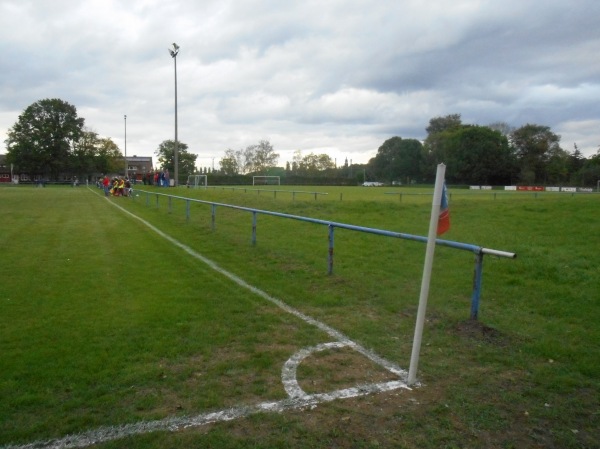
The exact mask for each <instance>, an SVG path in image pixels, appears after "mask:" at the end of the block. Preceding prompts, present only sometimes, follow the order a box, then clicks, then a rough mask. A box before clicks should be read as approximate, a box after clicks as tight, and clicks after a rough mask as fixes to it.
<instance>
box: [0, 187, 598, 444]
mask: <svg viewBox="0 0 600 449" xmlns="http://www.w3.org/2000/svg"><path fill="white" fill-rule="evenodd" d="M277 189H278V190H282V191H283V190H289V189H290V188H289V187H284V186H281V187H279V186H278V187H277ZM145 190H149V191H153V192H154V191H155V192H161V193H165V192H168V193H172V194H173V193H176V194H177V195H181V196H189V197H194V198H199V199H203V200H206V201H213V202H218V203H225V204H236V205H243V206H248V207H254V208H258V209H263V210H270V211H277V212H283V213H289V214H294V215H301V216H308V217H313V218H319V219H324V220H331V221H336V222H343V223H349V224H355V225H360V226H367V227H374V228H380V229H387V230H392V231H397V232H403V233H410V234H416V235H426V234H427V226H428V223H429V219H428V215H429V211H430V203H431V196H430V195H412V194H414V193H427V191H425V190H422V191H421V190H417V189H411V190H399V189H397V190H386V189H385V188H340V187H311V188H305V187H301V188H297V190H301V191H304V192H315V191H316V192H322V193H328V195H319V196H318V197H317V198H316V199H315V196H314V195H311V194H297V195H295V196H292V194H291V193H289V192H277V193H275V192H268V191H266V190H268V189H267V188H264V190H263V191H261V192H260V193H259V192H257V191H256V190H255V189H254V190H252V189H249V190H248V191H243V190H225V189H208V190H195V189H183V188H181V189H168V190H162V189H156V190H151V188H150V187H145ZM385 192H394V193H400V192H403V195H402V197H400V196H399V195H398V194H396V195H385ZM450 193H451V195H452V198H451V205H450V207H451V220H452V228H451V230H450V231H449V232H448V233H447V234H445V235H444V238H447V239H448V240H455V241H459V242H465V243H472V244H477V245H481V246H484V247H487V248H493V249H498V250H505V251H511V252H516V253H517V254H518V258H517V259H516V260H508V259H496V258H491V257H487V258H486V259H485V261H484V280H483V291H482V300H481V308H480V315H479V316H480V319H479V321H478V322H472V321H469V320H468V317H469V308H470V295H471V288H472V285H471V284H472V271H473V255H472V254H470V253H467V252H462V251H456V250H453V249H450V248H444V247H438V248H437V249H436V258H435V262H434V269H433V282H432V285H431V290H430V298H429V305H428V313H427V321H426V325H425V332H424V337H423V347H422V351H421V358H420V363H419V373H418V377H419V380H420V382H421V386H420V387H418V388H414V389H412V390H406V389H392V390H390V391H387V392H380V393H373V394H365V395H361V396H357V397H352V398H348V399H337V400H334V401H326V402H320V403H318V404H316V403H315V404H307V405H306V406H304V407H288V408H287V409H285V410H283V411H274V412H269V411H259V412H253V413H246V414H242V415H243V416H241V417H239V418H238V419H231V420H227V421H219V422H214V423H208V422H209V421H210V420H208V421H207V423H206V424H203V425H195V426H191V427H190V428H188V429H185V430H184V429H182V428H181V427H179V428H178V430H177V431H175V432H171V431H167V430H164V429H162V430H158V431H155V432H140V433H139V434H132V435H129V436H124V437H122V438H117V439H114V440H110V439H109V441H107V442H104V443H100V444H98V445H96V446H94V447H101V448H120V447H128V448H136V447H137V448H148V447H149V448H165V447H167V448H169V447H170V448H179V447H215V448H247V447H254V448H277V447H280V448H290V447H295V448H304V447H337V448H377V447H401V448H440V447H444V448H524V447H527V448H529V447H531V448H537V447H540V448H598V447H600V362H599V360H600V327H599V326H598V322H600V290H599V288H598V287H599V285H600V284H599V279H600V253H599V252H598V249H599V248H600V213H599V212H600V196H599V195H596V194H590V195H570V194H567V195H565V194H562V195H561V194H539V195H535V196H534V195H532V194H524V193H520V192H514V193H510V194H508V193H507V194H504V193H502V194H500V193H498V194H497V195H496V196H493V194H492V193H470V192H467V191H464V194H463V193H462V192H460V191H456V192H452V191H451V192H450ZM111 203H112V204H111ZM0 204H1V205H2V211H3V219H2V222H1V223H0V242H1V246H0V248H2V255H3V263H2V264H0V273H1V277H0V279H1V280H2V293H1V294H0V353H1V354H2V363H1V364H0V447H2V448H5V447H11V445H13V446H14V447H75V446H68V445H67V444H66V443H65V444H62V443H64V442H65V441H67V439H65V437H67V436H68V435H75V436H77V435H82V434H86V432H90V431H94V430H95V429H104V431H105V432H107V433H110V432H111V431H114V430H115V429H118V428H128V427H127V426H130V427H134V426H137V425H142V426H143V423H153V422H158V421H160V422H164V421H165V420H167V421H168V420H169V419H172V420H173V422H177V421H176V420H178V419H182V420H185V419H186V417H197V416H206V414H210V413H218V412H221V411H227V410H229V411H232V410H233V411H234V414H235V413H237V412H238V411H244V410H250V409H252V408H253V407H256V405H257V404H265V403H268V404H271V403H278V404H282V403H286V402H285V401H286V399H287V394H286V391H285V389H284V387H283V386H282V367H283V366H284V364H285V363H286V361H288V359H289V358H290V357H292V356H293V355H294V354H297V353H298V351H301V350H303V349H305V348H311V347H316V346H317V345H321V344H324V343H328V342H330V341H332V337H331V335H328V334H327V332H325V331H324V330H323V329H322V328H318V327H315V326H313V325H311V324H310V323H307V322H306V321H303V320H302V319H299V318H298V316H294V315H291V314H290V313H289V312H288V311H286V310H284V309H282V308H281V307H277V305H276V304H274V303H273V302H270V301H268V300H266V299H265V297H263V296H261V295H260V294H257V293H256V291H254V292H253V291H251V290H248V289H247V288H244V287H243V286H242V285H240V284H237V283H235V282H233V281H232V278H231V277H227V276H226V275H224V274H223V273H219V272H216V271H215V270H214V269H213V268H211V267H210V266H208V265H207V264H205V263H203V262H202V261H200V260H198V259H197V258H195V257H192V256H191V255H190V252H186V251H184V250H183V249H182V248H181V247H178V246H175V245H174V244H173V242H172V241H169V240H166V239H165V238H164V237H163V236H161V235H159V234H157V232H155V231H154V230H152V229H150V228H149V227H148V226H147V225H145V224H144V223H142V222H141V221H140V220H139V219H136V218H134V217H133V216H132V215H130V214H128V213H126V211H128V212H130V213H131V214H133V215H135V217H139V218H140V219H142V220H145V221H146V222H147V223H150V224H151V225H152V226H154V227H155V228H156V229H157V230H160V231H161V232H162V233H164V234H165V235H167V236H169V237H170V238H171V239H175V240H177V242H180V243H181V244H182V245H185V247H186V248H188V249H189V250H190V251H192V252H195V253H199V254H201V255H202V256H203V257H206V258H208V259H210V260H211V261H213V262H214V263H215V264H217V265H218V266H219V267H221V269H222V270H223V271H224V272H227V273H230V274H231V275H232V276H234V277H237V278H239V279H241V280H242V281H243V282H245V283H247V284H249V285H251V286H253V287H256V288H257V289H260V291H262V292H264V294H265V295H267V296H269V297H272V298H275V299H278V300H281V301H283V302H284V303H285V304H286V305H288V306H289V307H291V308H293V309H294V310H297V311H299V312H301V313H302V314H305V315H307V316H309V317H312V318H314V319H315V320H318V322H319V323H324V324H325V325H326V326H329V327H331V328H333V329H335V330H336V331H339V332H340V333H342V334H343V335H345V336H347V337H348V338H349V339H351V340H352V341H353V342H356V343H357V344H358V345H360V347H362V348H366V349H367V350H368V351H372V352H373V353H375V354H377V355H378V356H381V357H382V358H383V359H385V360H387V361H390V362H391V363H393V364H396V365H398V366H399V367H401V368H404V369H408V365H409V361H410V351H411V347H412V337H413V332H414V322H415V315H416V310H417V305H418V304H417V303H418V297H419V287H420V280H421V272H422V268H423V259H424V253H425V246H424V245H423V244H422V243H418V242H410V241H403V240H398V239H391V238H386V237H381V236H374V235H366V234H360V233H356V232H352V231H344V230H336V235H335V269H334V274H333V275H328V274H327V254H328V242H327V228H326V227H325V226H318V225H315V224H310V223H302V222H298V221H293V220H286V219H282V218H276V217H268V216H264V215H259V216H258V218H257V244H256V245H254V246H253V245H252V244H251V232H252V217H251V214H250V213H248V212H241V211H236V210H231V209H227V208H223V207H219V208H217V213H216V220H215V229H214V230H213V229H212V226H211V209H210V206H207V205H201V204H191V206H190V219H189V220H187V219H186V204H185V202H184V201H181V200H172V202H171V204H169V202H168V201H167V199H166V198H164V197H160V198H159V200H158V203H157V202H156V199H155V197H154V196H151V197H149V200H148V201H147V200H146V196H145V194H143V193H140V196H139V197H134V199H127V198H111V199H109V200H108V201H107V200H106V199H105V198H104V197H103V196H102V194H101V192H100V191H98V190H96V189H87V188H84V187H82V188H76V189H74V188H60V187H54V188H52V187H48V188H45V189H38V188H32V187H3V188H0ZM115 205H118V206H119V208H117V207H115ZM123 209H124V210H123ZM296 377H297V380H298V383H299V386H300V387H301V388H302V389H303V390H304V391H305V392H306V393H308V394H315V395H318V394H319V393H327V392H331V391H337V390H341V389H349V388H352V387H356V386H357V385H371V384H373V383H381V382H389V381H394V380H397V378H398V376H395V375H394V374H393V373H390V371H389V370H387V369H385V368H384V367H382V366H381V365H380V364H378V363H375V362H374V361H373V360H370V359H369V358H368V357H365V356H364V354H360V353H357V352H356V351H353V350H351V349H350V348H347V347H343V348H330V349H325V350H322V351H319V352H316V353H314V354H312V355H310V356H309V357H307V358H306V359H304V360H303V362H302V363H301V364H300V365H299V366H298V368H297V376H296ZM140 423H142V424H140ZM148 428H149V429H150V428H151V425H149V426H148ZM76 440H77V439H76V437H74V439H73V441H76ZM52 441H54V442H52ZM42 442H45V443H42ZM61 442H62V443H61ZM32 443H33V446H26V445H29V444H32ZM61 444H62V446H61ZM73 444H74V443H73ZM82 445H83V443H82Z"/></svg>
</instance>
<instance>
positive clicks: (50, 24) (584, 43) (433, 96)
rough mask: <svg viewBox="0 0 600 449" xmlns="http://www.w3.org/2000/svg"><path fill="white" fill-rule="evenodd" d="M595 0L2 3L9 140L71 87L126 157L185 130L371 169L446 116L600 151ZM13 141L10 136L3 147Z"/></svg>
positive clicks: (598, 8)
mask: <svg viewBox="0 0 600 449" xmlns="http://www.w3.org/2000/svg"><path fill="white" fill-rule="evenodd" d="M599 18H600V1H598V0H562V1H555V0H503V1H499V0H364V1H363V0H360V1H359V0H314V1H313V0H302V1H295V0H285V1H282V0H214V1H213V0H178V1H172V0H126V1H125V0H123V1H117V0H52V1H47V0H14V1H13V0H0V55H1V56H0V137H1V138H2V142H4V140H5V139H6V137H7V131H8V129H9V128H11V127H12V126H13V125H14V123H15V122H16V121H17V120H18V117H19V114H21V113H22V112H23V111H24V110H25V108H27V106H29V105H31V104H32V103H34V102H36V101H39V100H42V99H45V98H60V99H61V100H64V101H66V102H68V103H70V104H72V105H74V106H75V107H76V108H77V112H78V114H79V116H80V117H83V118H85V122H86V126H87V127H88V128H90V129H91V130H93V131H95V132H97V133H98V134H99V135H100V136H102V137H110V138H111V139H112V140H113V141H114V142H115V143H116V144H117V145H118V146H119V147H120V148H121V150H123V149H124V141H125V119H124V115H127V121H126V122H127V125H126V129H127V155H128V156H132V155H134V154H135V155H138V156H151V155H154V152H155V151H156V149H157V147H158V145H159V144H160V143H161V142H162V141H164V140H167V139H174V134H175V131H174V128H175V126H174V121H175V120H174V117H175V114H174V97H175V95H174V90H175V89H174V79H175V76H174V64H173V59H172V58H171V56H170V55H169V52H168V48H169V47H170V46H171V44H172V43H173V42H176V43H177V44H178V45H179V46H180V47H181V49H180V52H179V56H178V57H177V85H178V112H179V113H178V117H179V120H178V121H179V126H178V136H179V141H181V142H184V143H186V144H187V145H188V146H189V151H190V152H192V153H195V154H198V156H199V158H198V163H197V165H198V166H208V167H210V166H211V165H212V164H213V159H214V164H215V166H218V161H219V160H220V159H221V158H222V157H223V154H224V151H225V150H226V149H233V150H238V149H241V148H245V147H247V146H248V145H252V144H256V143H258V142H259V141H260V140H269V141H270V142H271V144H272V145H273V147H274V149H275V151H276V152H277V153H279V154H280V159H279V165H280V166H284V165H285V162H286V161H291V159H292V157H293V153H294V151H295V150H301V151H302V155H307V154H309V153H311V152H312V153H315V154H322V153H326V154H328V155H329V156H330V157H331V158H332V159H335V160H336V162H337V164H338V165H341V164H343V163H344V160H345V159H346V158H347V159H348V161H350V160H352V161H353V162H354V163H366V162H368V160H369V159H370V158H371V157H373V156H374V155H375V154H376V153H377V148H379V146H380V145H381V144H382V143H383V142H384V141H385V140H386V139H388V138H390V137H393V136H400V137H402V138H416V139H424V138H425V136H426V132H425V128H426V127H427V125H428V124H429V120H430V119H431V118H433V117H438V116H444V115H447V114H455V113H457V114H461V116H462V120H463V123H470V124H478V125H488V124H490V123H494V122H506V123H508V124H509V125H511V126H514V127H520V126H523V125H525V124H527V123H533V124H537V125H544V126H549V127H550V128H551V129H552V131H554V132H555V133H557V134H559V135H560V136H561V146H562V147H563V148H564V149H565V150H567V151H573V149H574V144H575V143H576V144H577V146H578V147H579V149H580V150H581V151H582V152H583V154H584V155H585V156H590V155H592V154H595V153H596V151H597V150H598V147H599V146H600V26H599V22H598V20H599ZM0 152H5V146H4V144H3V143H2V144H1V145H0Z"/></svg>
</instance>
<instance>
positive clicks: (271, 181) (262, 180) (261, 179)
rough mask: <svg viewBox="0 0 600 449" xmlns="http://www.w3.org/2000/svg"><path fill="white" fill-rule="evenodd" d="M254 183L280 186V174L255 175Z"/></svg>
mask: <svg viewBox="0 0 600 449" xmlns="http://www.w3.org/2000/svg"><path fill="white" fill-rule="evenodd" d="M252 185H253V186H278V185H281V184H280V183H279V176H253V177H252Z"/></svg>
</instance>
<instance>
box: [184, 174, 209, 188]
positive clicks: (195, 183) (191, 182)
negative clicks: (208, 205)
mask: <svg viewBox="0 0 600 449" xmlns="http://www.w3.org/2000/svg"><path fill="white" fill-rule="evenodd" d="M207 185H208V177H207V176H206V175H189V176H188V179H187V186H188V187H192V188H194V189H197V188H198V187H206V186H207Z"/></svg>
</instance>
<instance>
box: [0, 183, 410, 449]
mask: <svg viewBox="0 0 600 449" xmlns="http://www.w3.org/2000/svg"><path fill="white" fill-rule="evenodd" d="M89 190H91V189H89ZM94 193H96V192H94ZM96 194H97V193H96ZM106 199H107V201H108V202H109V203H110V204H111V205H113V206H114V207H116V208H118V209H119V210H121V211H122V212H123V213H125V214H127V215H129V216H131V217H132V218H134V219H136V220H138V221H140V222H141V223H143V224H144V225H145V226H147V227H148V228H149V229H151V230H152V231H154V232H155V233H157V234H158V235H159V236H161V237H162V238H164V239H165V240H167V241H169V242H170V243H172V244H173V245H175V246H177V247H179V248H180V249H182V250H183V251H185V252H186V253H188V254H189V255H190V256H192V257H194V258H196V259H198V260H200V261H201V262H203V263H205V264H206V265H208V266H209V267H210V268H212V269H213V270H215V271H217V272H218V273H220V274H222V275H223V276H225V277H227V278H228V279H230V280H231V281H233V282H235V283H236V284H238V285H239V286H240V287H243V288H245V289H247V290H250V291H251V292H253V293H254V294H256V295H258V296H260V297H262V298H264V299H266V300H267V301H269V302H271V303H273V304H275V305H276V306H277V307H279V308H281V309H283V310H284V311H286V312H288V313H290V314H292V315H294V316H296V317H297V318H299V319H301V320H303V321H305V322H306V323H308V324H311V325H313V326H316V327H317V328H319V329H321V330H322V331H324V332H325V333H327V334H328V335H329V336H330V337H332V338H333V339H335V340H336V341H334V342H330V343H323V344H320V345H317V346H313V347H310V348H305V349H301V350H300V351H298V352H297V353H296V354H294V355H293V356H292V357H290V358H289V359H288V361H287V362H286V363H285V364H284V366H283V369H282V373H281V379H282V383H283V386H284V389H285V391H286V393H287V394H288V396H289V398H288V399H283V400H281V401H274V402H262V403H259V404H256V405H252V406H240V407H234V408H230V409H227V410H221V411H218V412H210V413H202V414H199V415H196V416H191V417H176V418H173V417H170V418H165V419H161V420H156V421H143V422H139V423H134V424H126V425H121V426H110V427H100V428H98V429H95V430H90V431H87V432H83V433H80V434H76V435H68V436H66V437H63V438H59V439H54V440H48V441H36V442H33V443H29V444H25V445H9V446H2V447H0V449H42V448H43V449H71V448H83V447H87V446H91V445H93V444H99V443H104V442H107V441H112V440H116V439H120V438H124V437H127V436H133V435H140V434H145V433H150V432H156V431H170V432H174V431H177V430H182V429H188V428H193V427H200V426H204V425H207V424H210V423H215V422H224V421H232V420H234V419H238V418H242V417H246V416H249V415H253V414H256V413H264V412H283V411H285V410H294V409H302V408H307V407H310V408H314V407H316V406H317V405H318V404H319V403H324V402H331V401H334V400H337V399H347V398H354V397H359V396H366V395H369V394H373V393H382V392H385V391H392V390H397V389H406V390H410V389H411V388H410V387H409V386H408V385H407V384H406V379H407V377H408V373H407V371H406V370H403V369H401V368H400V367H398V366H397V365H395V364H393V363H391V362H389V361H387V360H385V359H383V358H382V357H380V356H378V355H377V354H375V353H374V352H372V351H370V350H368V349H366V348H364V347H362V346H360V345H359V344H358V343H355V342H354V341H352V340H350V339H349V338H348V337H347V336H345V335H344V334H342V333H341V332H339V331H337V330H335V329H333V328H332V327H330V326H328V325H326V324H325V323H322V322H321V321H318V320H316V319H314V318H312V317H310V316H308V315H305V314H304V313H302V312H300V311H299V310H296V309H294V308H293V307H290V306H289V305H287V304H286V303H284V302H283V301H281V300H279V299H277V298H274V297H272V296H271V295H269V294H268V293H266V292H264V291H263V290H261V289H259V288H257V287H254V286H253V285H250V284H248V283H247V282H246V281H244V280H243V279H241V278H240V277H238V276H236V275H235V274H233V273H230V272H229V271H227V270H225V269H223V268H221V267H220V266H219V265H217V264H216V263H215V262H213V261H212V260H210V259H207V258H206V257H204V256H203V255H201V254H200V253H198V252H196V251H195V250H193V249H192V248H190V247H189V246H187V245H184V244H183V243H181V242H179V241H178V240H176V239H174V238H173V237H171V236H170V235H168V234H166V233H164V232H163V231H161V230H160V229H158V228H157V227H155V226H154V225H152V224H151V223H149V222H148V221H146V220H144V219H143V218H140V217H138V216H137V215H135V214H133V213H132V212H130V211H128V210H127V209H124V208H123V207H121V206H119V205H118V204H116V203H114V202H113V201H110V199H109V198H106ZM344 347H348V348H352V349H354V350H355V351H357V352H358V353H360V354H362V355H363V356H365V357H367V358H368V359H369V360H371V361H372V362H374V363H376V364H377V365H379V366H381V367H383V368H385V369H386V370H388V371H389V372H391V373H392V374H394V375H396V376H398V377H399V378H400V380H396V381H389V382H380V383H374V384H365V385H359V386H356V387H353V388H346V389H342V390H335V391H331V392H329V393H316V394H306V393H305V392H304V391H303V390H302V388H301V387H300V386H299V384H298V381H297V379H296V370H297V367H298V365H299V364H300V363H301V362H302V361H303V360H304V359H305V358H306V357H308V356H310V355H311V354H312V353H314V352H317V351H324V350H327V349H330V348H344Z"/></svg>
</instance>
